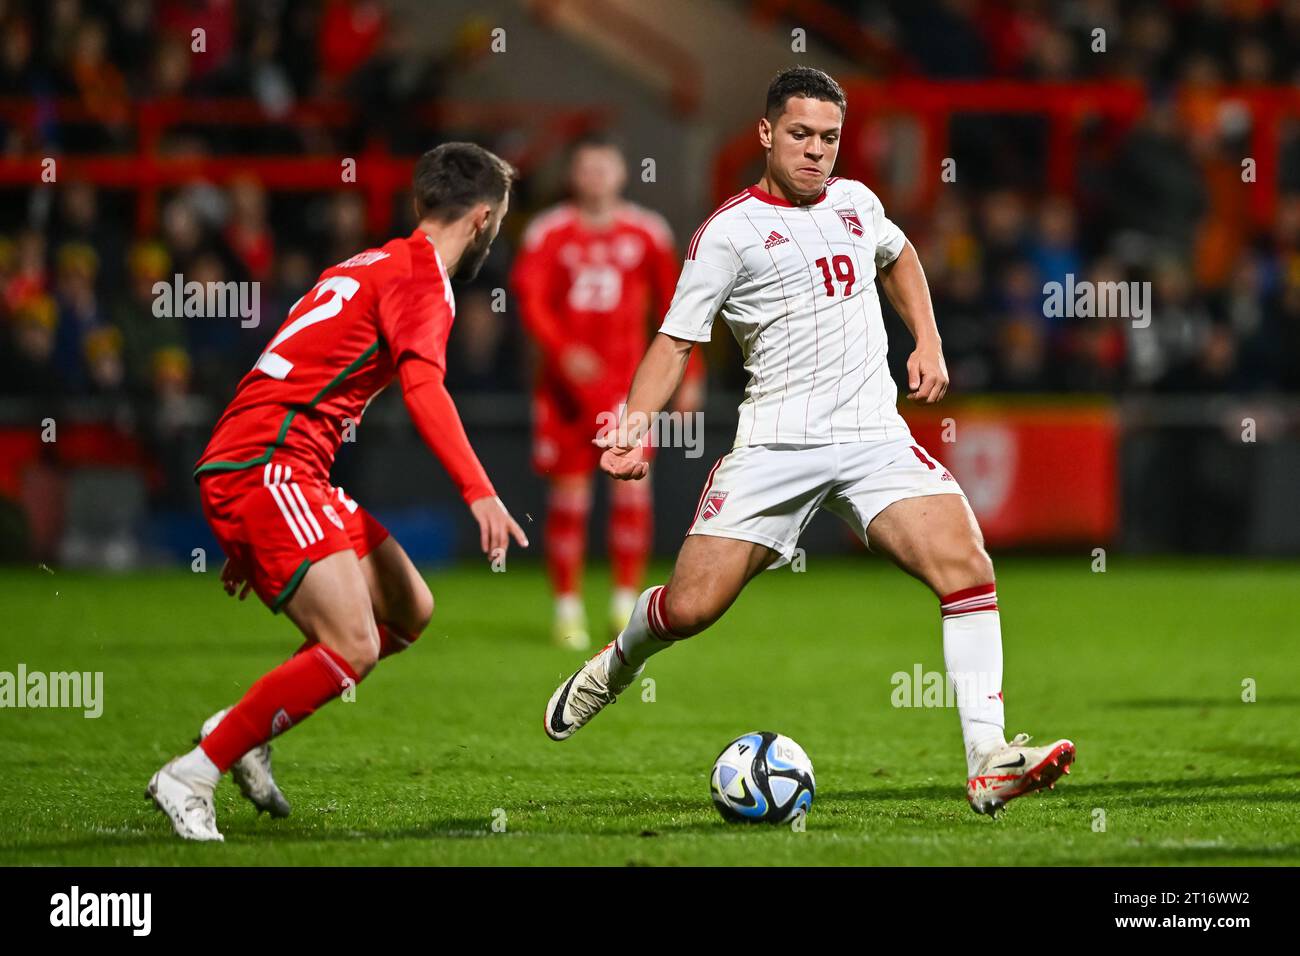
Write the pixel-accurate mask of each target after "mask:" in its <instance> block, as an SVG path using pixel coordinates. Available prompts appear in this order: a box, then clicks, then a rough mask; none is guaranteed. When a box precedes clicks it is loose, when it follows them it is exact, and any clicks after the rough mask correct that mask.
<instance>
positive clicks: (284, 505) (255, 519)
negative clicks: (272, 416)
mask: <svg viewBox="0 0 1300 956" xmlns="http://www.w3.org/2000/svg"><path fill="white" fill-rule="evenodd" d="M199 497H200V499H201V501H202V503H203V516H204V517H205V518H207V519H208V524H209V525H210V526H211V527H212V530H213V532H214V533H215V534H216V536H217V540H218V541H219V542H220V543H221V549H222V550H223V551H225V553H226V557H228V558H229V559H230V560H231V561H232V562H234V563H236V564H239V565H242V567H243V569H244V571H245V572H246V573H247V575H248V581H249V583H250V584H252V586H253V590H254V591H256V592H257V596H258V597H260V598H261V599H262V602H263V603H264V604H265V605H266V606H267V607H269V608H270V609H271V610H272V611H275V612H277V613H278V612H279V611H280V608H282V607H283V606H284V603H285V602H286V601H287V600H289V598H290V597H292V596H293V592H294V590H295V589H296V588H297V587H298V584H299V582H301V581H302V577H303V575H304V574H306V573H307V569H308V568H309V567H311V564H312V562H313V561H319V560H321V558H324V557H326V556H328V555H331V554H334V553H335V552H337V551H344V550H347V549H349V548H351V549H352V550H353V551H355V552H356V554H357V557H358V558H364V557H365V556H366V555H367V554H369V553H370V552H371V551H373V550H374V549H375V548H376V547H378V546H379V545H380V544H381V543H382V542H383V540H384V539H385V538H387V537H388V531H387V530H386V529H385V528H384V526H383V525H381V524H380V523H379V522H378V521H376V520H375V519H374V518H372V517H371V516H370V514H369V513H367V511H366V509H365V508H362V507H361V506H360V505H358V504H357V503H356V502H355V501H353V500H352V499H351V498H349V497H348V496H347V495H345V494H344V493H343V489H342V488H335V487H334V486H333V485H331V484H330V483H329V482H328V481H325V480H323V479H320V478H316V477H312V476H311V475H310V472H308V470H307V469H306V468H301V467H300V466H298V465H294V464H291V463H289V462H288V461H287V460H285V459H282V460H281V461H279V462H276V461H271V462H268V463H267V464H266V465H264V466H260V467H254V468H245V469H242V470H239V471H217V472H208V473H206V474H203V475H202V476H200V478H199Z"/></svg>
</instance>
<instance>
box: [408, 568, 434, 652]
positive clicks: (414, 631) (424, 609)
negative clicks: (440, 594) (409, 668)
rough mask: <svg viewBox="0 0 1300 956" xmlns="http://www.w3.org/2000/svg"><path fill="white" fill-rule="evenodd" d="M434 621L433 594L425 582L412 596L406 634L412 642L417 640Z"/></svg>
mask: <svg viewBox="0 0 1300 956" xmlns="http://www.w3.org/2000/svg"><path fill="white" fill-rule="evenodd" d="M432 620H433V592H432V591H430V590H429V585H427V584H425V583H424V581H423V580H421V581H420V582H419V585H418V586H417V587H416V588H415V593H414V594H413V595H412V596H411V607H410V611H409V614H408V619H407V620H406V621H405V624H406V632H407V634H408V636H409V637H410V639H411V640H415V639H416V638H417V637H419V636H420V635H421V634H423V633H424V629H425V628H426V627H428V626H429V622H430V621H432Z"/></svg>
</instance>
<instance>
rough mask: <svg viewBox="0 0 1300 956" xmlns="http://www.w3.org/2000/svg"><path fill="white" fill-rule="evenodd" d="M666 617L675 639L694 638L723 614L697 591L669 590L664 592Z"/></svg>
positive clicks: (666, 622)
mask: <svg viewBox="0 0 1300 956" xmlns="http://www.w3.org/2000/svg"><path fill="white" fill-rule="evenodd" d="M663 609H664V617H665V618H667V620H666V621H665V622H664V623H665V624H667V626H668V629H669V630H670V631H671V632H672V633H673V636H674V637H679V638H680V637H693V636H694V635H696V634H698V633H700V631H703V630H704V629H705V628H707V627H708V626H709V625H711V624H712V623H713V622H714V621H716V620H717V619H718V617H719V614H720V613H721V612H719V611H717V610H715V609H714V608H713V607H712V606H711V605H710V602H709V601H708V600H707V598H706V597H705V596H704V595H702V594H700V593H699V592H697V591H678V590H675V589H673V588H669V589H668V590H667V591H665V592H664V608H663Z"/></svg>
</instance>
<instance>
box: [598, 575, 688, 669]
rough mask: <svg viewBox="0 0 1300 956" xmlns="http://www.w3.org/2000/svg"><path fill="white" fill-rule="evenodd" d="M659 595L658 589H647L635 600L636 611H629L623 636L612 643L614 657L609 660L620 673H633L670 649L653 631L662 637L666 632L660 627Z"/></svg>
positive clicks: (661, 613) (660, 599)
mask: <svg viewBox="0 0 1300 956" xmlns="http://www.w3.org/2000/svg"><path fill="white" fill-rule="evenodd" d="M662 592H663V586H662V585H660V586H658V587H653V588H647V589H646V590H645V591H642V592H641V596H640V597H639V598H637V599H636V607H634V608H633V609H632V616H631V617H630V618H629V619H628V622H627V627H625V628H623V633H622V634H620V635H619V636H618V637H617V639H615V641H614V655H613V657H612V658H611V660H612V661H614V662H616V663H617V665H618V666H619V667H620V669H622V668H626V669H627V670H629V671H634V670H636V669H637V668H638V667H640V666H641V665H642V664H644V663H645V662H646V660H647V659H648V658H649V657H650V656H651V655H653V654H658V653H659V652H660V651H663V650H667V649H668V648H670V647H672V646H673V643H674V642H673V641H666V640H664V639H663V638H661V637H659V636H657V635H656V633H655V632H656V631H659V632H660V633H664V632H665V631H666V630H667V628H666V627H664V625H663V617H662V615H663V611H662V609H661V602H662V600H663V599H662V596H661V595H662ZM652 600H653V602H654V607H653V608H652V607H651V601H652ZM652 616H653V622H652Z"/></svg>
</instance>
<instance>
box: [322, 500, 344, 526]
mask: <svg viewBox="0 0 1300 956" xmlns="http://www.w3.org/2000/svg"><path fill="white" fill-rule="evenodd" d="M340 493H341V492H340ZM320 510H321V512H322V513H323V514H324V515H325V517H327V518H329V519H330V524H332V525H333V526H334V527H336V528H338V529H339V530H340V531H342V530H343V519H342V518H340V517H339V513H338V512H337V511H335V510H334V506H333V505H323V506H322V507H321V509H320Z"/></svg>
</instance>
